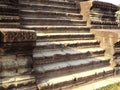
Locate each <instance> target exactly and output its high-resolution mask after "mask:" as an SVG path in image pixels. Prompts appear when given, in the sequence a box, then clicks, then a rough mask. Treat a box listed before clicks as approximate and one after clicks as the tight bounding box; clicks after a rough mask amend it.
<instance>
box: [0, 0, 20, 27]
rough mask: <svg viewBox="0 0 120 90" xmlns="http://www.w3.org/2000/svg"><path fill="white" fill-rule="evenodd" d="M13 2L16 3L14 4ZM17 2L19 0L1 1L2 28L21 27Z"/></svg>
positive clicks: (0, 24) (0, 22)
mask: <svg viewBox="0 0 120 90" xmlns="http://www.w3.org/2000/svg"><path fill="white" fill-rule="evenodd" d="M12 4H14V6H13V5H12ZM17 4H18V2H14V3H11V2H10V1H9V0H6V2H5V1H4V0H3V1H2V0H1V1H0V10H1V11H0V12H1V13H0V28H19V27H20V23H19V21H20V17H19V13H18V12H19V10H18V8H17V7H16V6H17Z"/></svg>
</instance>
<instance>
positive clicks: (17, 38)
mask: <svg viewBox="0 0 120 90" xmlns="http://www.w3.org/2000/svg"><path fill="white" fill-rule="evenodd" d="M36 38H37V37H36V33H35V31H33V30H20V29H1V30H0V42H1V43H13V42H14V43H15V42H34V41H36Z"/></svg>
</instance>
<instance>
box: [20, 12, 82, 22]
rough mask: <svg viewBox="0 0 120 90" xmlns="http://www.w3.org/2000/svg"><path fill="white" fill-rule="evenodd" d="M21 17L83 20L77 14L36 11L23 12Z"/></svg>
mask: <svg viewBox="0 0 120 90" xmlns="http://www.w3.org/2000/svg"><path fill="white" fill-rule="evenodd" d="M21 17H28V18H30V17H32V18H61V19H73V20H74V19H75V20H81V19H82V15H80V14H76V13H64V12H54V11H42V10H39V11H35V10H21Z"/></svg>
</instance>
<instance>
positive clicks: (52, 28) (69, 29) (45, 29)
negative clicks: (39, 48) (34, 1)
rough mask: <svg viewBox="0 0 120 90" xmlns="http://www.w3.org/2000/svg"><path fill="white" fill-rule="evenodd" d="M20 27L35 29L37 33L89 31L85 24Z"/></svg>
mask: <svg viewBox="0 0 120 90" xmlns="http://www.w3.org/2000/svg"><path fill="white" fill-rule="evenodd" d="M22 28H25V29H30V30H35V31H36V32H37V33H58V32H59V33H84V32H89V31H90V28H89V27H87V26H65V25H63V26H40V25H24V26H22Z"/></svg>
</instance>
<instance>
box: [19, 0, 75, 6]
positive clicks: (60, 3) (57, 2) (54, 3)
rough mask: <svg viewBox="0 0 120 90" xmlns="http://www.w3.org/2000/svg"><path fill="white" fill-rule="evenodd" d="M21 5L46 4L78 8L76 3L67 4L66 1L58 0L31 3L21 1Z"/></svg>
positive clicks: (29, 0) (41, 0)
mask: <svg viewBox="0 0 120 90" xmlns="http://www.w3.org/2000/svg"><path fill="white" fill-rule="evenodd" d="M20 3H21V4H31V3H32V4H34V5H38V4H45V5H56V6H66V7H76V3H74V2H66V1H58V0H56V1H55V0H36V1H33V0H32V1H31V0H26V1H25V0H20Z"/></svg>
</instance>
